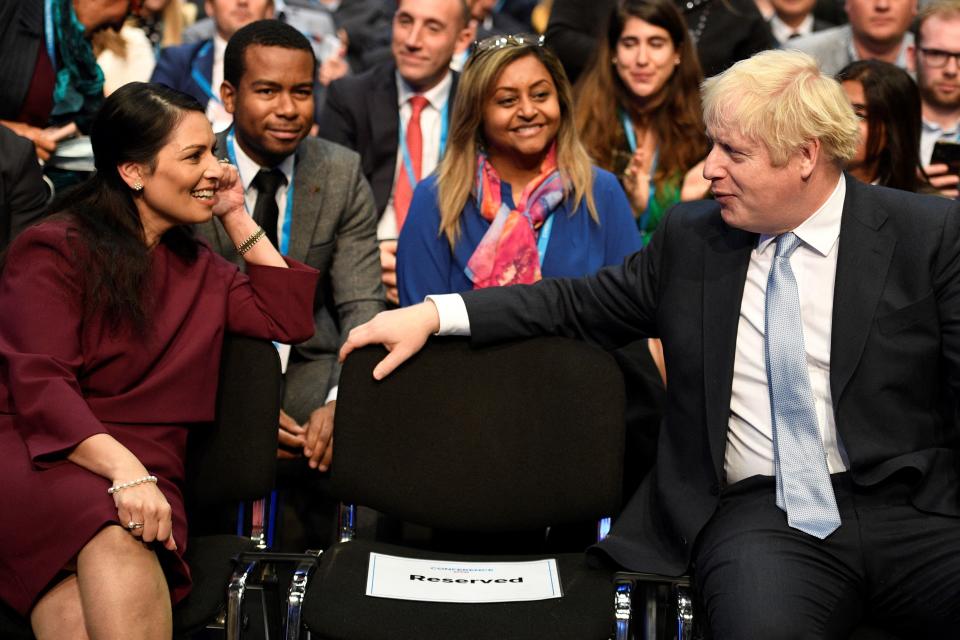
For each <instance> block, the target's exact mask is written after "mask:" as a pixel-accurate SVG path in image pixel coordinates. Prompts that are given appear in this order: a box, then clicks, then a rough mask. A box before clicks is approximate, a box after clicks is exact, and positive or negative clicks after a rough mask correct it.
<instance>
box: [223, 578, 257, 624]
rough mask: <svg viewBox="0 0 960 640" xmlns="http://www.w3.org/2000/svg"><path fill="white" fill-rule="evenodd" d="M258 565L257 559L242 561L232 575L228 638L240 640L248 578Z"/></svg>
mask: <svg viewBox="0 0 960 640" xmlns="http://www.w3.org/2000/svg"><path fill="white" fill-rule="evenodd" d="M256 567H257V563H256V561H253V562H244V563H241V564H240V566H239V567H237V570H236V571H234V572H233V575H232V576H231V577H230V584H229V585H227V640H240V630H241V628H242V627H243V596H244V594H245V592H246V590H247V580H248V579H249V578H250V575H251V574H252V573H253V570H254V569H256Z"/></svg>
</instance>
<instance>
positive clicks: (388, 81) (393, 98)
mask: <svg viewBox="0 0 960 640" xmlns="http://www.w3.org/2000/svg"><path fill="white" fill-rule="evenodd" d="M396 78H397V76H396V69H395V68H394V67H392V66H391V67H390V73H385V74H383V76H382V77H381V78H380V80H381V82H380V83H378V84H377V85H376V86H375V87H374V94H373V95H372V96H370V97H369V100H370V103H369V104H370V131H371V134H372V135H373V136H374V140H373V148H374V149H383V150H384V151H385V152H387V153H389V154H390V155H391V156H392V157H394V158H395V157H396V155H397V146H398V144H397V140H398V136H399V135H400V116H399V113H400V112H399V107H398V106H397V101H398V100H399V97H398V96H399V94H398V92H397V79H396Z"/></svg>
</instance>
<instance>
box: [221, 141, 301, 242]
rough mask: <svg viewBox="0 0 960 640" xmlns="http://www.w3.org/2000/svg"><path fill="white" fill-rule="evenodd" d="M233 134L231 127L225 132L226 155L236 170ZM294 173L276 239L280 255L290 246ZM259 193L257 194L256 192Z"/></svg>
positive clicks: (238, 167)
mask: <svg viewBox="0 0 960 640" xmlns="http://www.w3.org/2000/svg"><path fill="white" fill-rule="evenodd" d="M233 145H234V135H233V128H232V127H231V128H230V131H229V132H227V155H228V156H229V157H230V162H231V164H233V166H235V167H236V168H237V171H240V165H239V164H237V152H236V149H235V148H234V146H233ZM294 175H296V172H294V174H293V175H291V176H290V184H289V185H287V206H286V207H285V208H284V213H283V224H281V225H280V237H279V238H278V239H277V241H278V242H279V244H280V246H279V247H277V249H278V250H279V251H280V254H281V255H284V256H285V255H287V251H288V250H289V248H290V224H291V220H293V176H294ZM258 195H259V194H258Z"/></svg>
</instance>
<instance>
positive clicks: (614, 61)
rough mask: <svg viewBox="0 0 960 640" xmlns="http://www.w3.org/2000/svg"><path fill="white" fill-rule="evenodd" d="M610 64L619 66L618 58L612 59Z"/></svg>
mask: <svg viewBox="0 0 960 640" xmlns="http://www.w3.org/2000/svg"><path fill="white" fill-rule="evenodd" d="M610 64H612V65H613V66H617V56H613V57H612V58H610Z"/></svg>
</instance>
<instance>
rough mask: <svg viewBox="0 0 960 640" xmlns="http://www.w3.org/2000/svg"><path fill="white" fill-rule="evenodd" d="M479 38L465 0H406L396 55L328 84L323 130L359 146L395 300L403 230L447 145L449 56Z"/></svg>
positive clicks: (451, 88)
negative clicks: (416, 193)
mask: <svg viewBox="0 0 960 640" xmlns="http://www.w3.org/2000/svg"><path fill="white" fill-rule="evenodd" d="M472 38H473V29H472V28H471V27H470V11H469V7H468V6H467V3H466V2H464V0H400V2H399V3H398V5H397V13H396V15H395V16H394V18H393V40H392V44H391V52H392V59H391V60H390V61H389V62H387V63H384V64H382V65H380V66H377V67H374V68H373V69H370V70H369V71H366V72H364V73H362V74H360V75H356V76H347V77H345V78H341V79H340V80H336V81H334V82H333V83H332V84H330V86H329V87H328V88H327V100H326V103H325V105H324V108H323V112H322V113H321V115H320V119H319V122H318V125H319V135H320V136H321V137H323V138H326V139H328V140H333V141H334V142H338V143H340V144H342V145H344V146H347V147H350V148H352V149H354V150H356V151H357V152H359V153H360V156H361V160H362V164H363V172H364V175H366V177H367V180H369V181H370V184H371V186H372V187H373V194H374V199H375V201H376V205H377V213H378V215H379V224H378V227H377V237H378V239H379V240H380V260H381V266H382V268H383V283H384V285H385V287H386V289H387V299H388V300H390V301H391V302H393V303H394V304H396V303H397V301H398V299H397V278H396V270H395V266H396V251H397V242H396V238H397V236H398V235H399V233H400V227H401V226H402V225H403V221H404V219H405V218H406V215H407V210H408V208H409V207H410V198H411V197H412V195H413V189H414V187H415V186H416V184H417V182H418V181H419V180H420V179H421V178H423V177H424V176H426V175H428V174H429V173H431V172H432V171H433V170H434V168H435V167H436V166H437V164H438V162H439V160H440V156H441V155H442V153H443V147H444V143H445V141H446V133H447V123H448V122H449V115H450V109H451V108H452V106H453V97H454V93H455V92H456V84H457V74H455V73H454V72H452V71H451V70H450V61H451V59H452V58H453V54H454V51H455V50H457V49H463V48H464V47H466V46H467V43H468V42H469V41H470V40H471V39H472Z"/></svg>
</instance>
